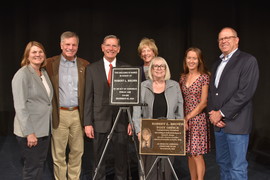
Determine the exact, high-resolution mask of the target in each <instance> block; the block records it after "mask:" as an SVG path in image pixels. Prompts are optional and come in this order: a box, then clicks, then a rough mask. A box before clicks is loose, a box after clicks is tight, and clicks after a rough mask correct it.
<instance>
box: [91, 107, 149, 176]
mask: <svg viewBox="0 0 270 180" xmlns="http://www.w3.org/2000/svg"><path fill="white" fill-rule="evenodd" d="M122 111H123V112H127V114H128V119H129V123H130V125H131V127H132V133H133V135H132V136H133V137H132V139H133V142H134V146H135V150H136V155H137V158H138V161H139V165H140V167H139V168H141V175H142V176H143V179H145V174H144V168H143V165H142V159H141V156H140V155H139V153H138V150H137V147H138V146H137V143H136V141H135V139H134V137H135V128H134V125H133V121H132V119H131V113H130V106H128V107H120V108H119V110H118V113H117V116H116V118H115V121H114V124H113V126H112V129H111V131H110V133H109V135H108V136H107V142H106V144H105V147H104V149H103V152H102V155H101V157H100V160H99V162H98V165H97V167H96V169H95V174H94V176H93V180H95V179H96V175H97V173H98V170H99V168H100V165H101V162H102V160H103V158H104V155H105V152H106V150H107V148H108V145H109V142H110V140H111V138H112V136H113V131H114V129H115V126H116V124H117V122H118V120H119V117H120V114H121V112H122Z"/></svg>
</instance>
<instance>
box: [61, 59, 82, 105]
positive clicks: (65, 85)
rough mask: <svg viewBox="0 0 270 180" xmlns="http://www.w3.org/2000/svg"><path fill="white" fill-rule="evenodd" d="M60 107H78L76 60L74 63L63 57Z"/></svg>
mask: <svg viewBox="0 0 270 180" xmlns="http://www.w3.org/2000/svg"><path fill="white" fill-rule="evenodd" d="M59 103H60V107H75V106H78V68H77V61H76V58H75V59H74V60H72V61H69V60H66V59H65V58H64V57H63V56H61V60H60V65H59Z"/></svg>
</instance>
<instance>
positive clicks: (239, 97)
mask: <svg viewBox="0 0 270 180" xmlns="http://www.w3.org/2000/svg"><path fill="white" fill-rule="evenodd" d="M220 62H221V59H219V60H218V61H217V62H216V63H215V64H214V66H213V69H212V78H211V81H210V87H209V96H208V108H207V109H208V111H211V110H221V112H222V113H223V114H224V115H225V119H224V120H225V123H226V126H225V128H224V132H226V133H232V134H249V133H250V132H251V127H252V118H253V108H252V97H253V95H254V93H255V91H256V88H257V84H258V80H259V68H258V64H257V60H256V58H255V57H254V56H252V55H250V54H248V53H245V52H242V51H240V50H239V49H238V50H237V51H236V52H235V53H234V54H233V55H232V57H231V58H230V60H229V62H228V63H227V65H226V66H225V68H224V70H223V72H222V75H221V77H220V81H219V86H218V88H216V87H215V85H214V83H215V75H216V70H217V67H218V65H219V64H220ZM219 130H220V129H219V128H217V127H215V131H219Z"/></svg>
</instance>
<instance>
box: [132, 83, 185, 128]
mask: <svg viewBox="0 0 270 180" xmlns="http://www.w3.org/2000/svg"><path fill="white" fill-rule="evenodd" d="M152 83H153V81H152V80H146V81H143V82H142V83H141V103H142V104H146V106H134V107H133V116H132V119H133V122H134V127H135V131H136V133H139V132H140V131H141V130H140V128H141V124H140V122H141V119H142V118H143V119H151V118H152V117H153V103H154V99H155V98H154V92H153V88H152ZM165 98H166V101H167V116H166V118H167V119H183V118H184V110H183V103H184V101H183V97H182V92H181V90H180V86H179V83H178V82H176V81H174V80H167V81H166V88H165Z"/></svg>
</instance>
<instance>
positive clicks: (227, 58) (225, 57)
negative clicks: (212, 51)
mask: <svg viewBox="0 0 270 180" xmlns="http://www.w3.org/2000/svg"><path fill="white" fill-rule="evenodd" d="M237 49H238V48H236V49H235V50H233V51H232V52H231V53H230V54H228V55H227V56H224V54H221V55H220V56H219V58H220V59H221V60H222V61H225V62H226V61H229V59H230V58H231V57H232V55H233V54H234V53H235V51H237Z"/></svg>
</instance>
